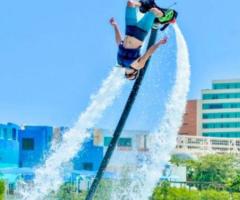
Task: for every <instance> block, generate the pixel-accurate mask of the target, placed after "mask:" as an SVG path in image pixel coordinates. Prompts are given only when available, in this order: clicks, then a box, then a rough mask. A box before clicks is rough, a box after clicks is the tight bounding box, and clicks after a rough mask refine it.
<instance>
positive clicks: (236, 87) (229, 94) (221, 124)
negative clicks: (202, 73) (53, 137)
mask: <svg viewBox="0 0 240 200" xmlns="http://www.w3.org/2000/svg"><path fill="white" fill-rule="evenodd" d="M199 111H200V112H199V115H198V135H201V136H207V137H225V138H240V79H239V80H218V81H213V83H212V89H206V90H202V100H201V101H200V109H199Z"/></svg>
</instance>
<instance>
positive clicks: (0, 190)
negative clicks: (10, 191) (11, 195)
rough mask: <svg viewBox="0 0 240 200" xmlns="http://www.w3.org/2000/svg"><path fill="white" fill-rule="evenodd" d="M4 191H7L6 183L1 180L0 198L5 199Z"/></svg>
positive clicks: (0, 199)
mask: <svg viewBox="0 0 240 200" xmlns="http://www.w3.org/2000/svg"><path fill="white" fill-rule="evenodd" d="M4 193H5V183H4V181H2V180H0V200H3V199H4Z"/></svg>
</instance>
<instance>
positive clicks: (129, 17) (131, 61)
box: [110, 1, 167, 80]
mask: <svg viewBox="0 0 240 200" xmlns="http://www.w3.org/2000/svg"><path fill="white" fill-rule="evenodd" d="M141 6H142V3H141V2H136V1H128V4H127V8H126V19H125V20H126V33H125V37H124V39H122V36H121V32H120V30H119V27H118V24H117V22H116V21H115V20H114V18H111V19H110V24H111V25H112V26H113V28H114V31H115V39H116V43H117V44H118V46H119V49H118V56H117V60H118V65H119V66H121V67H124V68H125V76H126V78H128V79H129V80H135V79H136V78H137V76H138V73H139V70H140V69H142V68H143V67H144V66H145V63H146V62H147V60H148V59H149V58H150V56H151V55H152V54H153V53H154V52H155V51H156V49H157V48H158V47H159V46H161V45H163V44H165V43H166V42H167V38H166V37H165V38H164V39H162V40H160V41H159V42H157V43H156V44H154V45H153V46H151V47H150V48H149V49H148V50H147V52H146V53H145V54H143V55H142V56H141V54H140V51H141V47H142V45H143V42H144V40H145V38H146V36H147V34H148V32H149V31H150V30H151V28H152V26H153V23H154V20H155V19H156V18H157V19H161V17H164V13H163V12H162V11H161V10H160V9H159V8H156V7H153V8H149V9H148V11H146V12H145V14H144V15H143V17H142V18H141V19H140V20H138V19H137V14H138V12H139V8H140V7H141Z"/></svg>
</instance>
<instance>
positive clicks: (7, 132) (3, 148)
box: [0, 123, 19, 168]
mask: <svg viewBox="0 0 240 200" xmlns="http://www.w3.org/2000/svg"><path fill="white" fill-rule="evenodd" d="M18 132H19V127H18V126H17V125H15V124H12V123H8V124H6V125H4V124H0V168H5V167H17V166H18V164H19V143H18V140H17V138H18ZM10 155H11V156H10Z"/></svg>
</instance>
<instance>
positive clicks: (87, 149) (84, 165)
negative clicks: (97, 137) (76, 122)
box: [73, 139, 103, 171]
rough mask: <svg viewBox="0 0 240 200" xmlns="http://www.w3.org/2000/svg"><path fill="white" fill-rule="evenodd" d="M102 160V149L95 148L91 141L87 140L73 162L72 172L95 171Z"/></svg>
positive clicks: (99, 147)
mask: <svg viewBox="0 0 240 200" xmlns="http://www.w3.org/2000/svg"><path fill="white" fill-rule="evenodd" d="M102 159H103V147H101V146H95V145H94V141H93V139H89V140H87V141H86V142H85V143H84V144H83V147H82V148H81V150H80V151H79V153H78V155H77V156H76V157H75V158H74V160H73V166H74V170H86V171H97V170H98V168H99V166H100V163H101V161H102Z"/></svg>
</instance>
